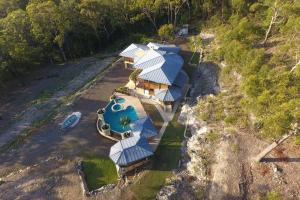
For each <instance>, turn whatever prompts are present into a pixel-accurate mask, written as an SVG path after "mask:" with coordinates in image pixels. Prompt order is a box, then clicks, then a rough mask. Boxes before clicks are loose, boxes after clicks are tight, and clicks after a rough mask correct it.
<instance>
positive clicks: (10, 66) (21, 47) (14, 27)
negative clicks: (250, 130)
mask: <svg viewBox="0 0 300 200" xmlns="http://www.w3.org/2000/svg"><path fill="white" fill-rule="evenodd" d="M0 17H1V19H0V85H1V86H2V87H4V86H5V82H6V81H9V80H10V79H18V78H19V77H21V76H22V75H23V74H28V73H30V71H31V70H34V69H36V68H39V67H43V65H44V64H48V63H59V62H66V61H68V60H72V59H75V58H80V57H82V56H87V55H91V54H94V53H96V52H98V51H100V50H105V49H109V48H114V49H116V50H120V49H121V48H122V47H123V46H124V45H125V44H127V43H130V42H141V43H143V42H146V41H147V40H148V39H149V37H151V36H153V35H154V34H156V33H157V32H158V33H159V35H164V34H165V35H168V34H170V33H172V31H173V29H176V28H177V27H179V26H180V25H182V24H186V23H196V24H197V27H198V29H199V30H201V28H202V27H210V28H212V29H213V30H214V31H216V33H217V37H218V42H219V48H218V50H217V51H216V52H215V54H214V56H213V57H212V59H214V61H218V62H226V64H227V65H228V66H229V68H227V71H228V74H229V72H230V71H231V70H235V71H237V72H238V73H240V74H241V76H242V81H241V86H240V88H241V90H242V91H243V93H244V95H245V98H243V99H242V100H241V101H240V102H239V103H240V104H241V105H242V107H243V108H244V109H245V110H246V111H247V112H251V113H254V115H255V116H256V119H257V120H256V121H257V122H256V127H257V129H258V130H259V131H260V132H261V133H262V135H263V136H267V137H270V138H276V137H278V136H280V135H283V134H285V133H287V132H288V131H289V130H291V129H292V127H294V126H295V124H299V119H300V101H299V94H300V66H299V65H300V55H299V52H300V1H299V0H284V1H280V0H0ZM166 25H167V26H166ZM160 27H161V28H160ZM170 29H171V31H170ZM272 47H274V48H272Z"/></svg>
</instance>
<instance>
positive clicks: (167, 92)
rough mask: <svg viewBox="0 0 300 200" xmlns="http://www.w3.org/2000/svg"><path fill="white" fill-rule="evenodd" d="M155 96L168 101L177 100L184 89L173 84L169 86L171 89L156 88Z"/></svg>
mask: <svg viewBox="0 0 300 200" xmlns="http://www.w3.org/2000/svg"><path fill="white" fill-rule="evenodd" d="M154 94H155V98H156V99H158V100H160V101H163V102H166V101H176V100H178V99H179V98H180V97H181V96H182V91H181V88H179V87H176V86H172V87H169V89H164V90H159V89H156V90H154Z"/></svg>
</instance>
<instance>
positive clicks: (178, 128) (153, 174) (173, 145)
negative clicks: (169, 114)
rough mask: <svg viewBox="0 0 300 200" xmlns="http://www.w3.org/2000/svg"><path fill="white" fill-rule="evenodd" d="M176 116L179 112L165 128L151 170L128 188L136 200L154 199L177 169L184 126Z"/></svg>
mask: <svg viewBox="0 0 300 200" xmlns="http://www.w3.org/2000/svg"><path fill="white" fill-rule="evenodd" d="M178 115H179V112H177V114H176V115H175V117H174V119H173V121H171V122H170V123H169V125H168V126H167V129H166V131H165V133H164V136H163V138H162V140H161V142H160V145H159V146H158V149H157V151H156V152H155V154H154V157H153V163H152V167H151V169H150V170H147V171H146V172H145V173H144V174H143V176H141V177H140V178H139V179H138V180H137V181H136V182H135V183H133V184H132V185H131V186H130V189H131V191H132V192H133V194H134V195H135V198H136V199H155V196H156V194H157V192H158V191H159V190H160V188H161V187H162V186H163V185H164V183H165V180H166V178H168V177H171V176H172V170H173V169H176V168H177V167H178V162H179V159H180V155H181V153H180V147H181V142H182V140H183V138H184V136H183V132H184V126H183V125H181V124H179V123H178V122H177V117H178Z"/></svg>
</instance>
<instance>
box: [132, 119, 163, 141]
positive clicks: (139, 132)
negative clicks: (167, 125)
mask: <svg viewBox="0 0 300 200" xmlns="http://www.w3.org/2000/svg"><path fill="white" fill-rule="evenodd" d="M130 128H131V130H132V133H133V135H134V136H142V137H145V138H150V137H154V136H156V135H157V134H158V132H157V130H156V128H155V126H154V125H153V122H152V120H151V118H150V117H145V118H142V119H139V120H137V121H135V122H134V123H132V124H130Z"/></svg>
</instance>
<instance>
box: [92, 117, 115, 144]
mask: <svg viewBox="0 0 300 200" xmlns="http://www.w3.org/2000/svg"><path fill="white" fill-rule="evenodd" d="M100 121H101V119H100V118H99V117H98V118H97V121H96V128H97V131H98V132H99V134H100V135H102V136H103V137H105V138H107V139H110V140H113V141H116V142H118V141H120V140H118V139H117V138H114V137H111V136H108V135H106V134H104V133H103V132H102V131H101V128H100V127H99V124H100V123H99V122H100Z"/></svg>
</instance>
